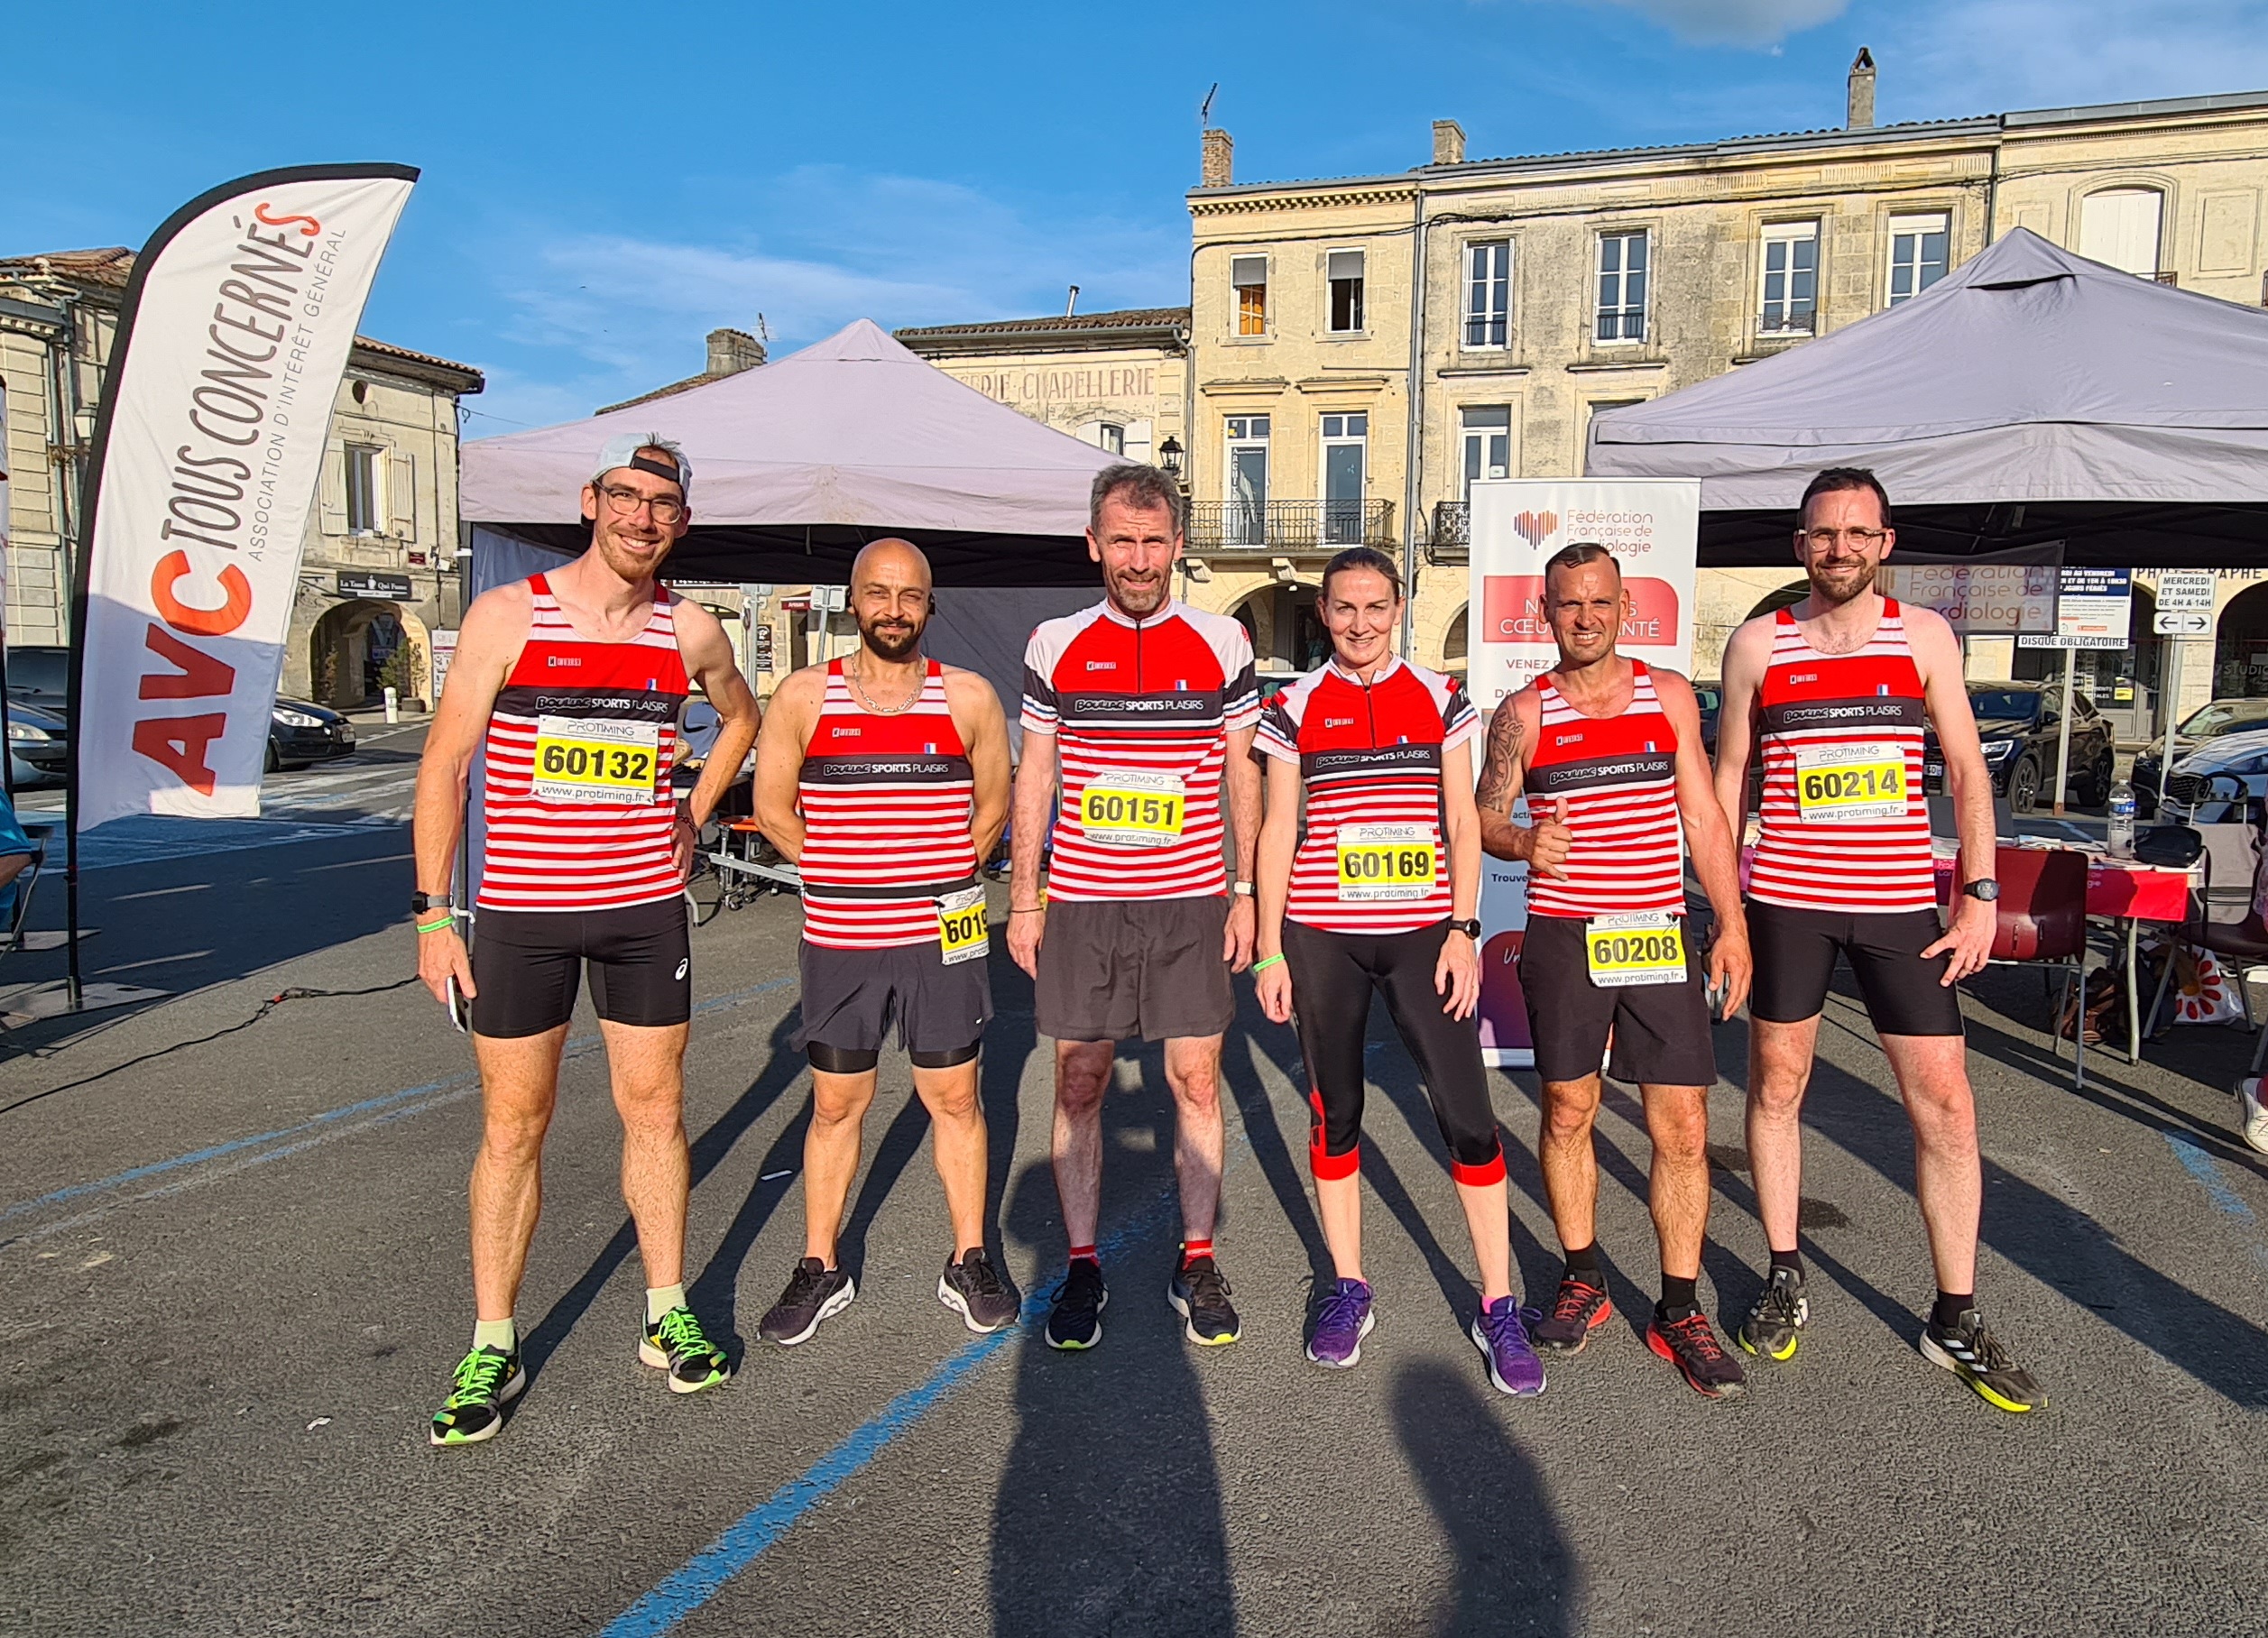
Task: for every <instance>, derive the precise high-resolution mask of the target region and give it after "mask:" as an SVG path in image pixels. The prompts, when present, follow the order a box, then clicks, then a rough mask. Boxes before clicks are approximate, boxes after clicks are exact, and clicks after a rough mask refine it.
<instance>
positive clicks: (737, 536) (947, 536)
mask: <svg viewBox="0 0 2268 1638" xmlns="http://www.w3.org/2000/svg"><path fill="white" fill-rule="evenodd" d="M625 432H653V433H658V434H660V435H662V436H664V437H668V438H671V439H673V440H675V441H676V442H677V443H678V444H679V445H681V446H683V447H684V449H685V452H686V455H687V458H689V459H690V460H691V461H692V463H693V476H694V485H693V496H692V502H693V528H692V529H691V530H689V531H688V532H687V536H686V538H684V539H683V540H681V541H679V542H678V548H677V550H676V551H675V552H674V553H673V554H672V555H671V558H670V566H669V567H670V573H671V575H676V576H683V577H686V578H689V579H703V580H719V581H755V582H766V581H769V582H774V583H788V584H801V583H810V582H816V583H818V584H843V583H844V580H845V579H846V578H847V577H848V570H849V567H850V563H851V559H852V557H853V556H855V555H856V553H857V551H858V548H860V547H861V546H862V545H863V544H865V542H866V541H868V540H871V539H872V538H875V537H877V536H879V535H885V534H888V535H899V536H903V537H905V538H908V539H911V540H913V541H914V542H915V543H916V544H917V545H918V546H920V547H921V548H923V549H924V550H925V551H927V553H928V554H929V558H930V563H931V565H932V566H933V567H934V569H935V570H936V578H937V582H938V584H940V585H948V586H954V585H960V586H967V585H994V586H1039V585H1080V586H1093V585H1095V584H1098V582H1097V577H1096V575H1095V572H1094V568H1093V565H1092V564H1091V563H1090V562H1089V561H1088V558H1087V554H1086V548H1085V543H1084V540H1083V531H1084V529H1085V528H1086V521H1087V490H1088V485H1089V484H1090V483H1092V481H1093V477H1094V474H1096V473H1097V472H1098V471H1100V470H1101V469H1102V467H1104V466H1106V465H1111V463H1112V461H1113V460H1114V459H1116V457H1114V456H1110V455H1106V454H1105V453H1104V452H1103V451H1102V450H1101V449H1098V448H1095V447H1093V446H1091V445H1087V444H1083V443H1081V442H1080V441H1079V440H1078V439H1076V438H1074V437H1068V436H1066V435H1065V434H1064V433H1060V432H1057V431H1056V430H1054V429H1053V428H1048V427H1043V426H1040V425H1039V424H1038V423H1037V422H1035V421H1031V420H1028V419H1026V418H1025V417H1023V416H1021V415H1019V414H1018V413H1017V412H1016V411H1014V410H1012V409H1007V408H1005V407H1004V406H1002V405H1000V404H997V403H994V402H993V401H992V400H991V399H989V398H986V397H985V396H984V395H983V394H982V393H981V392H978V391H975V390H974V389H973V388H971V387H967V386H963V384H962V383H961V382H957V381H955V380H954V379H953V378H952V377H951V376H949V375H947V374H945V372H943V371H942V370H939V369H937V368H936V367H935V366H934V365H932V364H930V363H927V362H926V361H925V360H923V359H921V358H919V357H917V356H916V355H915V354H912V353H910V352H908V350H907V349H906V348H905V347H903V346H901V345H899V343H897V342H896V341H894V340H892V339H891V338H890V336H889V335H888V334H887V333H885V332H884V331H883V330H882V329H881V327H880V326H878V325H876V324H874V323H873V322H872V321H871V320H869V319H863V318H862V319H860V320H858V321H857V322H855V323H853V324H852V325H849V326H848V327H845V328H844V329H842V330H840V331H838V332H836V333H835V334H834V335H833V336H828V337H827V338H826V339H825V341H821V342H817V343H815V344H814V345H811V346H808V347H806V348H804V349H803V350H802V351H801V352H799V353H795V354H790V355H789V356H788V357H786V358H783V359H781V360H780V361H779V363H771V364H765V365H763V366H761V367H760V368H757V369H753V370H748V371H743V372H742V373H739V374H736V375H729V376H726V377H724V379H723V380H721V381H715V382H710V383H708V384H707V385H705V386H701V387H695V388H691V389H689V390H687V391H684V392H680V393H675V394H672V395H671V396H669V397H668V398H664V399H658V400H650V401H648V402H645V403H641V404H635V405H632V406H630V407H629V408H626V409H616V410H613V411H611V412H609V413H607V414H604V415H596V416H593V417H591V418H590V419H586V420H580V421H570V422H567V423H564V424H562V425H560V426H557V427H543V428H537V429H535V430H534V431H530V432H515V433H512V434H509V435H508V436H505V437H493V438H482V439H480V440H478V441H476V442H474V443H470V444H467V445H466V446H465V453H464V476H463V480H462V486H461V487H462V499H461V502H460V510H461V515H462V516H463V517H464V518H465V519H466V521H468V522H470V523H472V524H474V525H475V529H476V530H477V531H478V532H477V533H476V536H475V542H474V551H475V582H476V583H481V582H484V581H487V580H489V579H490V578H491V577H489V576H486V575H483V574H482V572H481V569H482V566H481V563H480V558H481V557H483V556H484V551H483V548H484V544H493V543H495V542H497V541H500V540H511V541H515V542H518V543H520V544H521V545H524V546H533V547H537V548H549V550H551V551H554V552H558V553H562V554H571V553H576V552H580V551H581V550H582V549H583V548H585V546H587V545H588V544H589V542H590V525H589V524H587V523H585V522H584V521H582V520H581V514H580V511H579V497H580V494H581V492H582V487H583V485H584V483H585V482H586V481H587V480H588V479H589V477H590V475H591V464H592V462H593V461H594V460H595V458H596V456H597V454H598V451H599V449H600V448H601V447H602V446H604V444H605V443H606V441H607V440H608V439H609V438H612V437H616V436H618V435H619V434H622V433H625ZM482 536H486V537H488V538H489V539H488V541H486V542H484V540H483V539H482V538H481V537H482ZM500 555H501V554H500ZM520 572H521V573H524V572H526V571H525V570H524V569H523V570H521V571H520ZM496 577H497V578H502V577H505V576H496Z"/></svg>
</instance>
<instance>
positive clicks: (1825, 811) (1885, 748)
mask: <svg viewBox="0 0 2268 1638" xmlns="http://www.w3.org/2000/svg"><path fill="white" fill-rule="evenodd" d="M1907 783H1908V782H1907V778H1906V766H1905V748H1904V746H1902V745H1898V744H1895V743H1891V742H1887V741H1875V742H1873V743H1871V744H1867V745H1819V746H1803V747H1801V748H1799V749H1798V750H1797V751H1796V753H1795V805H1796V809H1797V811H1798V812H1800V813H1801V814H1802V816H1803V819H1804V821H1805V823H1807V824H1866V823H1867V822H1868V821H1872V820H1879V819H1902V818H1904V816H1905V811H1906V787H1907Z"/></svg>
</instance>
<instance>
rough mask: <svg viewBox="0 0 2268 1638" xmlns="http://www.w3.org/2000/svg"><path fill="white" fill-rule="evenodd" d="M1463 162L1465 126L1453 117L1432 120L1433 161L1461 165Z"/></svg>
mask: <svg viewBox="0 0 2268 1638" xmlns="http://www.w3.org/2000/svg"><path fill="white" fill-rule="evenodd" d="M1464 162H1465V128H1464V127H1463V126H1462V125H1461V124H1458V123H1457V122H1456V121H1455V120H1453V119H1437V120H1435V121H1434V164H1436V165H1461V164H1463V163H1464Z"/></svg>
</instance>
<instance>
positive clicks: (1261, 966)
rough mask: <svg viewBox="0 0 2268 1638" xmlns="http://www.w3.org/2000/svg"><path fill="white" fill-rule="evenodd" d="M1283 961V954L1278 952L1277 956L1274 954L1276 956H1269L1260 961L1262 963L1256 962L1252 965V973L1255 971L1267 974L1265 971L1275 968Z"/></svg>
mask: <svg viewBox="0 0 2268 1638" xmlns="http://www.w3.org/2000/svg"><path fill="white" fill-rule="evenodd" d="M1283 959H1284V955H1283V952H1281V951H1278V952H1277V953H1276V954H1274V955H1271V956H1268V957H1265V958H1263V959H1262V960H1260V961H1257V962H1253V963H1252V971H1255V972H1265V971H1268V969H1269V968H1270V967H1273V966H1275V965H1276V963H1277V962H1280V961H1282V960H1283Z"/></svg>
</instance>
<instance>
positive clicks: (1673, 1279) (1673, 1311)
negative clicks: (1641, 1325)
mask: <svg viewBox="0 0 2268 1638" xmlns="http://www.w3.org/2000/svg"><path fill="white" fill-rule="evenodd" d="M1699 1279H1700V1276H1699V1275H1695V1276H1694V1278H1693V1279H1691V1280H1681V1279H1679V1278H1678V1277H1677V1276H1676V1275H1673V1274H1665V1275H1663V1276H1662V1300H1661V1301H1660V1302H1656V1303H1655V1305H1654V1317H1655V1319H1657V1320H1683V1318H1684V1317H1685V1316H1686V1315H1687V1314H1690V1313H1692V1311H1694V1310H1695V1309H1696V1308H1698V1307H1700V1306H1701V1301H1700V1297H1699V1294H1698V1293H1696V1292H1695V1291H1694V1290H1693V1287H1694V1285H1695V1284H1697V1283H1698V1281H1699Z"/></svg>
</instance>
